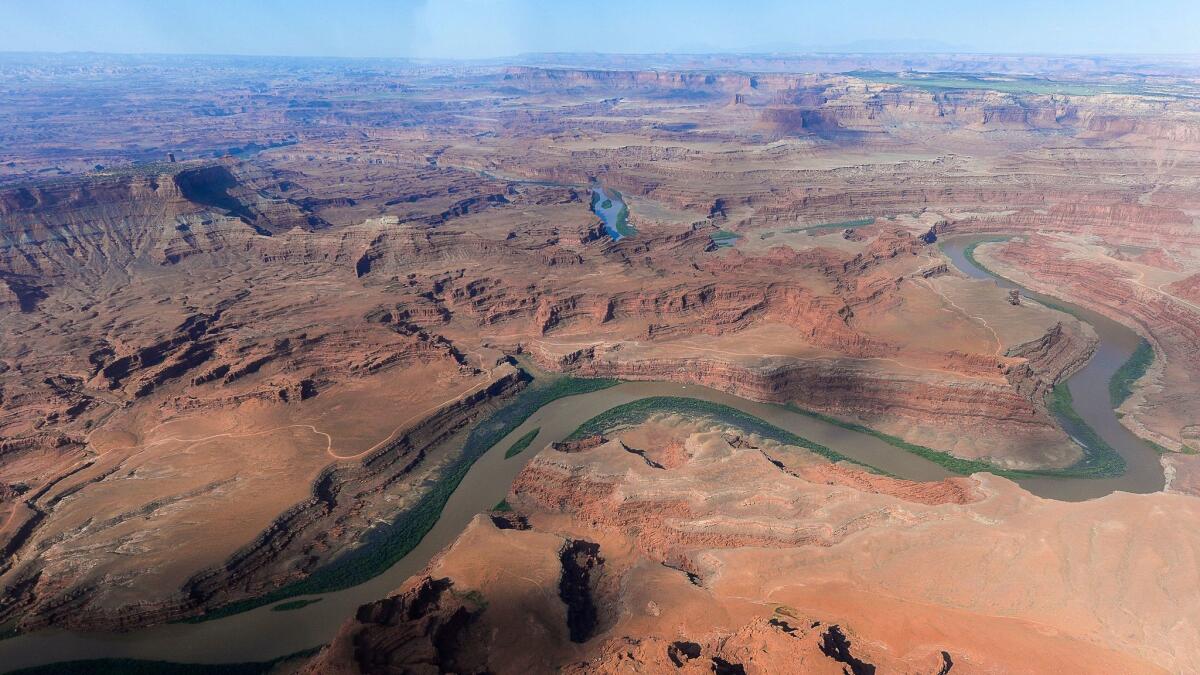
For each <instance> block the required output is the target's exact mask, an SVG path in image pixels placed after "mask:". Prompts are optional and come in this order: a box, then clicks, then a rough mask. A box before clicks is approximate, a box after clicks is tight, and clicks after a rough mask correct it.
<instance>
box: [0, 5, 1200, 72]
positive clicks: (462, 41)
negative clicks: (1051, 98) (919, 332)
mask: <svg viewBox="0 0 1200 675" xmlns="http://www.w3.org/2000/svg"><path fill="white" fill-rule="evenodd" d="M889 44H892V45H894V44H899V45H901V46H905V45H908V46H914V47H917V48H921V47H925V48H926V49H928V48H937V47H938V46H946V47H954V48H958V49H962V50H965V51H978V52H1006V53H1012V52H1024V53H1030V52H1033V53H1197V52H1200V0H1122V1H1116V0H1093V1H1091V2H1085V1H1083V0H1059V1H1057V2H1056V1H1054V0H1042V1H1032V0H997V1H994V2H978V1H976V0H916V1H907V2H906V1H905V0H855V1H851V2H842V1H839V0H821V1H820V2H809V1H807V0H796V1H793V2H786V1H770V0H761V1H756V0H734V1H727V2H718V1H715V0H713V1H709V0H690V1H684V0H665V1H662V2H655V1H653V0H636V1H634V0H605V1H602V2H577V1H575V0H557V1H539V0H423V1H422V0H412V1H404V0H393V1H390V2H387V1H384V0H342V1H341V2H331V1H318V0H286V1H285V0H0V51H101V52H132V53H142V52H159V53H190V54H195V53H212V54H273V55H303V56H417V57H435V58H481V57H493V56H506V55H511V54H516V53H521V52H534V51H593V52H595V51H599V52H626V53H635V52H663V51H675V52H678V51H750V50H759V51H766V50H778V51H787V50H800V49H820V48H825V49H835V50H837V49H839V48H843V49H844V48H847V47H850V48H856V49H863V48H866V49H870V48H872V47H875V48H876V49H881V48H887V47H889Z"/></svg>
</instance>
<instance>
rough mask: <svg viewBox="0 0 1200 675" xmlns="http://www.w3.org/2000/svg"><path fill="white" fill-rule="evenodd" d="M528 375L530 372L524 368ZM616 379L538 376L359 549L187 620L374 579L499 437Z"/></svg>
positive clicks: (407, 547) (426, 526)
mask: <svg viewBox="0 0 1200 675" xmlns="http://www.w3.org/2000/svg"><path fill="white" fill-rule="evenodd" d="M526 376H527V377H529V376H528V374H526ZM616 384H618V381H617V380H608V379H583V378H574V377H566V376H547V377H544V378H538V379H534V380H533V381H532V382H531V383H530V385H529V386H527V387H526V388H525V389H524V390H522V391H521V392H520V393H519V394H517V395H516V396H515V397H514V398H513V400H512V401H511V402H509V403H508V404H507V405H505V406H504V407H502V408H501V409H500V410H497V411H496V412H495V413H493V414H492V415H490V416H489V417H488V418H487V419H485V420H483V421H482V422H479V423H478V424H476V425H475V426H474V427H473V428H472V429H471V431H470V433H469V434H468V435H467V440H466V443H465V444H464V445H463V449H462V453H461V454H460V455H459V457H458V459H457V460H456V461H455V462H454V463H453V464H451V466H450V467H449V468H448V470H447V471H446V472H445V473H443V474H442V475H441V476H440V477H439V478H438V479H437V481H436V482H435V483H434V484H433V485H432V486H430V488H429V489H428V490H427V491H426V492H425V493H424V494H423V495H422V496H421V498H420V499H419V500H418V501H417V503H416V504H415V505H413V506H412V507H411V508H410V509H408V511H406V512H405V513H404V514H403V515H401V516H400V517H399V518H398V519H396V520H395V521H394V522H393V523H392V524H391V526H390V527H387V528H384V529H383V530H381V531H380V533H379V534H378V535H376V536H374V537H372V538H371V539H370V540H368V541H367V543H366V544H364V545H363V546H361V547H360V548H358V549H355V550H353V551H351V552H350V553H347V554H345V555H344V556H342V557H341V558H338V559H336V560H334V561H332V562H330V563H329V564H327V565H325V566H324V567H321V568H319V569H317V570H315V571H314V572H313V573H312V574H310V575H309V576H308V578H306V579H304V580H302V581H298V582H296V583H294V584H290V585H288V586H284V587H283V588H280V589H277V590H275V591H272V592H270V593H268V594H266V595H263V596H259V597H257V598H249V599H246V600H241V601H238V602H234V603H230V604H228V605H225V606H223V607H218V608H216V609H214V610H212V611H210V612H208V613H206V614H203V615H200V616H198V617H192V618H190V619H185V620H184V622H188V623H196V622H201V621H210V620H213V619H219V618H222V617H226V616H231V615H233V614H238V613H240V612H245V611H249V610H251V609H255V608H257V607H262V606H263V605H269V604H272V603H275V602H279V601H280V600H286V599H287V598H292V597H295V596H298V595H317V594H320V593H329V592H332V591H340V590H342V589H346V588H351V587H353V586H357V585H358V584H361V583H363V582H365V581H367V580H368V579H371V578H373V577H375V576H377V575H379V574H381V573H383V572H384V571H385V570H387V569H388V568H389V567H391V566H392V565H394V564H396V562H397V561H398V560H400V559H401V558H403V557H404V556H406V555H408V553H409V552H410V551H412V550H413V549H414V548H416V546H417V544H419V543H420V542H421V539H423V538H424V537H425V534H426V533H428V532H429V530H430V529H432V528H433V525H434V524H435V523H436V522H437V520H438V518H439V517H441V515H442V509H443V508H445V506H446V502H447V501H448V500H449V499H450V495H452V494H453V493H454V491H455V490H456V489H457V488H458V485H459V483H461V482H462V479H463V477H464V476H466V475H467V471H468V470H469V469H470V468H471V466H472V465H473V464H474V463H475V461H476V460H478V459H479V458H480V457H482V456H483V454H484V453H485V452H487V451H488V449H489V448H491V447H492V446H493V445H495V444H496V443H499V442H500V441H501V440H502V439H503V438H504V437H505V436H507V435H508V434H509V433H511V432H512V430H513V429H516V428H517V427H519V426H520V425H521V424H522V423H523V422H524V421H525V420H527V419H529V416H530V415H532V414H533V413H535V412H537V410H538V409H539V408H541V407H542V406H544V405H546V404H548V403H550V402H552V401H556V400H558V399H560V398H563V397H566V396H574V395H576V394H586V393H588V392H592V391H597V390H600V389H606V388H608V387H612V386H615V385H616Z"/></svg>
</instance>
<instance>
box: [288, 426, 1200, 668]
mask: <svg viewBox="0 0 1200 675" xmlns="http://www.w3.org/2000/svg"><path fill="white" fill-rule="evenodd" d="M611 433H612V434H613V435H614V436H615V437H616V438H614V440H613V441H611V442H609V443H606V444H603V445H599V446H595V447H593V448H591V449H589V450H586V451H582V452H573V453H563V452H559V451H557V450H554V449H551V448H547V449H545V450H543V451H542V452H541V453H539V454H538V455H537V456H536V457H535V458H534V459H533V460H532V462H531V463H530V464H529V465H528V466H527V467H526V468H525V469H524V470H523V471H522V473H521V474H520V476H519V477H518V479H517V481H516V483H515V484H514V486H513V489H512V491H511V492H510V494H509V495H508V497H507V501H508V503H510V504H511V505H512V506H513V507H514V508H515V509H517V511H518V512H519V513H520V514H521V516H522V517H523V518H524V519H526V521H527V522H528V523H529V528H528V529H512V528H505V527H497V526H495V525H493V524H492V522H491V520H490V519H489V518H487V517H484V516H479V517H477V518H476V519H475V520H473V521H472V523H471V524H470V526H468V528H467V529H466V531H465V532H464V533H463V534H462V535H461V536H460V537H459V539H458V540H457V541H456V542H455V543H454V544H452V545H451V546H450V547H448V548H447V549H446V550H445V551H444V552H443V553H442V554H441V555H439V556H437V557H436V558H435V559H434V560H433V561H432V562H431V563H430V565H429V567H428V568H427V569H425V570H423V571H422V572H421V573H420V574H419V575H417V576H416V577H414V578H413V579H410V580H409V581H408V582H406V583H405V584H404V586H402V588H401V589H400V590H399V591H398V593H397V594H396V595H394V596H393V597H391V598H389V599H386V600H381V601H377V602H374V603H371V604H368V605H366V606H365V607H364V608H363V609H361V610H359V612H358V615H357V616H356V617H354V618H351V619H348V620H347V621H346V622H345V624H344V625H343V627H342V628H341V630H340V631H339V633H338V635H337V636H336V637H335V638H334V641H333V642H332V644H331V645H330V646H329V647H327V648H326V649H325V650H324V651H323V652H322V653H321V654H320V655H319V656H318V657H317V658H316V659H315V660H314V661H313V662H312V663H311V664H310V665H309V671H308V672H335V673H367V672H374V671H372V670H371V669H370V668H371V666H370V665H369V664H373V663H383V662H395V659H396V658H397V656H396V655H397V654H399V653H400V651H401V650H400V648H399V646H400V645H401V644H405V643H404V642H403V640H405V639H407V640H410V641H411V643H412V644H414V645H416V646H420V647H421V648H422V649H425V650H426V651H428V650H427V649H426V648H425V647H424V645H425V643H426V641H425V638H423V637H421V635H423V634H425V633H427V632H428V631H425V633H419V632H417V631H416V630H414V628H415V627H419V626H426V625H428V624H427V623H426V622H425V621H426V620H425V619H423V618H422V619H416V620H411V621H404V622H397V621H395V620H394V619H393V620H391V621H390V622H389V623H388V625H387V626H384V625H383V624H382V623H381V622H380V621H379V620H378V619H377V617H380V616H395V615H396V613H397V612H396V608H397V607H399V606H404V607H408V606H411V605H412V603H413V600H412V598H414V597H416V596H417V595H418V594H419V593H422V592H426V591H425V590H424V589H426V588H427V587H428V585H429V583H430V582H429V579H441V578H448V579H451V580H453V589H454V590H456V591H457V597H459V598H462V600H459V601H458V602H460V603H463V604H466V601H467V600H468V599H471V601H472V602H474V601H475V599H479V598H485V599H486V600H487V609H486V610H485V611H483V612H482V613H481V614H479V615H478V618H477V619H475V620H474V622H473V623H472V624H471V630H472V631H473V632H472V633H471V634H472V635H473V636H474V640H472V641H471V642H470V643H469V644H466V645H464V646H463V647H462V650H463V651H462V657H463V658H470V659H478V658H479V656H478V655H480V654H484V655H486V658H487V668H488V669H489V670H490V671H491V672H497V673H519V672H565V673H624V672H630V671H633V670H641V671H646V672H660V671H661V672H686V673H712V672H720V673H737V672H747V673H750V672H776V671H779V672H792V671H796V670H800V671H803V672H812V673H830V675H833V674H835V673H837V674H842V675H844V674H845V673H873V672H880V673H882V672H927V673H952V672H954V670H955V669H956V668H963V667H964V664H966V666H969V667H970V668H974V669H982V670H985V671H1006V670H1012V669H1022V668H1024V669H1033V670H1042V669H1044V668H1047V667H1052V666H1055V665H1063V664H1068V665H1067V667H1070V668H1072V669H1074V668H1078V669H1080V670H1082V671H1088V670H1092V669H1094V668H1101V669H1103V668H1107V667H1111V666H1112V665H1113V664H1117V663H1119V664H1120V666H1119V667H1120V668H1121V670H1122V671H1123V672H1147V673H1149V672H1157V671H1158V670H1160V669H1164V668H1165V669H1168V670H1171V669H1185V670H1186V669H1187V668H1188V667H1189V665H1188V664H1190V663H1191V661H1192V660H1194V659H1193V654H1192V650H1191V648H1190V646H1189V645H1190V644H1191V643H1192V642H1194V641H1195V640H1197V639H1200V638H1198V637H1197V636H1196V635H1195V634H1194V632H1193V634H1188V635H1187V636H1186V637H1183V636H1178V637H1167V636H1166V634H1163V635H1162V636H1161V637H1158V638H1154V642H1155V644H1156V645H1159V646H1161V651H1160V650H1159V649H1155V650H1153V651H1151V650H1147V649H1145V646H1146V645H1145V642H1144V639H1143V637H1142V636H1140V635H1134V634H1128V633H1125V632H1124V626H1128V625H1142V626H1146V625H1154V626H1162V627H1167V626H1171V625H1176V624H1175V622H1177V621H1179V620H1181V619H1182V617H1184V616H1190V615H1192V614H1194V613H1195V608H1194V607H1193V606H1192V605H1193V604H1194V603H1188V602H1187V601H1186V599H1185V598H1182V597H1174V594H1173V593H1172V591H1170V590H1168V589H1161V588H1154V589H1150V588H1149V587H1147V588H1146V589H1145V590H1144V591H1132V590H1119V589H1121V588H1122V587H1123V584H1125V583H1126V581H1127V580H1128V579H1131V578H1133V577H1134V576H1137V575H1138V574H1140V570H1141V569H1142V568H1144V567H1145V566H1146V565H1149V566H1152V567H1153V566H1155V565H1158V564H1159V561H1160V560H1161V559H1160V558H1158V557H1157V556H1149V557H1145V558H1143V557H1141V556H1134V559H1130V558H1128V557H1127V556H1123V555H1121V554H1119V553H1115V554H1114V553H1109V554H1103V553H1097V552H1096V550H1095V546H1096V544H1097V542H1096V540H1095V537H1097V536H1099V537H1101V538H1102V540H1104V542H1106V543H1109V544H1116V543H1117V542H1118V541H1123V542H1125V543H1126V544H1128V543H1129V542H1128V538H1130V537H1132V538H1133V539H1135V540H1137V542H1138V546H1139V547H1141V546H1151V547H1156V548H1155V550H1159V551H1164V552H1169V551H1175V550H1176V549H1175V547H1176V546H1178V545H1180V544H1181V543H1182V542H1183V541H1185V540H1187V535H1186V533H1183V532H1181V531H1179V530H1178V529H1177V528H1176V527H1175V525H1176V524H1177V522H1178V518H1180V517H1184V518H1187V519H1189V520H1190V519H1194V518H1197V517H1200V512H1198V511H1197V509H1196V508H1194V504H1192V502H1191V501H1189V499H1190V498H1187V497H1179V496H1170V495H1162V494H1158V495H1129V494H1121V495H1112V496H1111V497H1109V498H1106V499H1103V500H1095V501H1091V502H1085V503H1060V502H1052V501H1046V500H1040V499H1031V498H1030V497H1029V495H1028V493H1025V492H1023V491H1022V490H1021V489H1020V488H1018V487H1017V486H1016V485H1015V484H1013V483H1010V482H1008V481H1004V480H1001V479H997V478H994V477H990V476H983V475H981V476H979V477H976V478H974V479H961V478H960V479H952V480H949V481H945V482H942V483H913V482H911V481H902V480H899V479H890V478H883V477H880V476H872V475H870V474H865V473H864V472H862V471H861V470H859V469H857V468H854V467H848V466H842V465H838V466H834V465H830V464H828V463H826V462H824V461H820V460H815V459H814V458H813V457H812V456H809V455H807V453H805V452H804V451H802V450H800V449H798V448H789V447H786V446H778V445H776V444H771V443H769V442H764V441H761V440H760V439H757V438H756V437H754V436H753V435H750V434H746V433H743V432H739V431H738V430H736V429H732V428H726V427H723V426H719V425H718V426H714V425H712V423H710V422H703V421H695V420H687V419H682V418H680V417H672V418H665V417H664V418H656V419H651V420H649V421H647V422H645V423H644V424H643V425H639V426H635V427H626V428H623V429H620V430H614V431H613V432H611ZM622 439H627V440H628V441H629V443H631V444H632V443H635V442H636V443H639V444H641V446H642V447H644V448H645V451H646V452H647V454H648V455H652V456H655V457H661V456H664V453H665V452H667V448H666V447H664V445H662V444H664V443H665V444H667V445H674V444H680V445H682V447H683V452H682V453H681V454H680V453H676V454H677V456H679V457H680V458H681V461H680V462H672V463H670V466H669V467H666V468H664V467H662V466H660V467H659V468H654V467H651V466H648V465H646V464H645V463H644V462H643V461H642V460H641V458H639V457H634V456H633V455H631V453H629V452H627V451H626V446H625V445H623V443H622ZM651 439H657V442H653V441H652V440H651ZM768 455H770V456H768ZM771 457H778V458H780V459H777V460H774V461H773V460H772V459H771ZM776 462H778V463H783V464H785V466H786V467H787V470H781V469H780V467H779V466H777V464H776ZM831 470H834V471H837V472H844V476H845V478H846V479H847V482H841V481H836V480H831V478H833V477H834V476H835V475H837V474H835V473H831ZM853 476H861V477H863V478H864V479H865V481H864V482H859V481H858V480H857V479H855V478H853ZM918 494H924V495H925V496H927V497H931V496H934V495H941V497H942V498H938V499H915V500H914V499H911V498H910V497H911V496H914V495H918ZM1114 500H1115V501H1114ZM1167 502H1169V503H1170V507H1171V508H1170V509H1164V508H1163V507H1164V506H1166V505H1167ZM1177 508H1178V509H1182V511H1177V510H1175V509H1177ZM1148 513H1156V514H1158V515H1156V516H1154V517H1152V518H1151V520H1150V521H1149V522H1147V521H1144V520H1143V518H1144V517H1145V516H1146V515H1147V514H1148ZM1098 516H1101V517H1103V518H1104V522H1106V523H1109V526H1108V529H1106V530H1105V532H1104V533H1102V534H1097V532H1096V531H1095V530H1094V528H1090V527H1087V526H1083V531H1075V530H1069V529H1064V523H1063V519H1065V520H1066V522H1067V523H1068V524H1072V523H1079V524H1081V525H1083V524H1085V523H1094V522H1096V521H1095V520H1093V519H1095V518H1097V517H1098ZM1132 523H1139V525H1138V526H1130V525H1131V524H1132ZM1146 526H1149V527H1153V528H1155V533H1153V534H1152V533H1146V532H1144V531H1143V529H1142V528H1144V527H1146ZM1030 527H1032V528H1033V529H1034V530H1035V531H1036V534H1037V536H1038V537H1039V538H1038V540H1037V541H1039V542H1041V543H1040V544H1039V545H1038V546H1035V547H1032V549H1033V550H1030V547H1029V546H1028V539H1027V537H1028V529H1029V528H1030ZM1159 528H1161V529H1159ZM1164 535H1165V536H1167V537H1168V538H1169V539H1170V541H1161V540H1159V539H1157V537H1159V536H1164ZM1193 544H1194V542H1193ZM1193 544H1186V545H1185V548H1186V549H1187V550H1191V548H1192V547H1193ZM1105 550H1107V551H1110V552H1111V551H1113V549H1109V548H1107V547H1106V548H1105ZM1140 550H1145V549H1140ZM1085 554H1086V555H1085ZM997 557H1000V558H1002V560H997ZM1168 557H1169V558H1171V556H1170V555H1169V554H1168ZM600 558H602V559H603V563H602V564H600V563H599V562H598V560H599V559H600ZM1068 559H1069V560H1073V561H1076V562H1075V564H1073V565H1060V564H1058V563H1059V562H1061V561H1062V560H1068ZM1172 559H1177V558H1172ZM1080 560H1083V561H1086V562H1085V563H1083V564H1080V563H1079V561H1080ZM1047 561H1050V562H1051V564H1050V566H1049V567H1047V566H1046V564H1045V563H1046V562H1047ZM1138 561H1140V562H1138ZM1026 565H1028V566H1026ZM1127 565H1134V566H1135V567H1137V568H1139V569H1130V568H1128V567H1127ZM601 568H602V569H603V571H602V572H601V573H600V574H599V577H600V578H599V579H597V572H598V571H600V570H601ZM1002 569H1003V570H1004V571H1005V573H1004V574H1001V573H1000V570H1002ZM512 570H520V582H519V583H514V581H513V576H512V575H513V572H512ZM943 571H944V572H946V576H945V577H943V576H942V573H943ZM950 571H953V573H952V574H951V573H950ZM568 572H569V574H568ZM1114 574H1115V575H1117V577H1118V578H1115V579H1114V578H1110V577H1111V575H1114ZM1016 576H1019V577H1020V579H1018V580H1015V581H1014V578H1015V577H1016ZM947 578H948V579H949V581H947ZM568 581H569V583H568ZM1180 583H1183V584H1184V585H1185V586H1186V585H1188V584H1190V583H1191V582H1190V581H1182V582H1180ZM1030 586H1032V587H1034V588H1035V589H1036V590H1037V592H1038V595H1036V596H1034V598H1035V599H1034V600H1032V601H1030V600H1029V599H1028V598H1029V597H1030V596H1029V595H1028V592H1029V587H1030ZM1151 586H1153V584H1151ZM568 587H569V588H570V589H572V590H571V592H569V593H568V592H566V589H567V588H568ZM935 587H936V588H935ZM1112 592H1115V593H1117V594H1118V596H1120V597H1119V598H1117V599H1113V598H1111V597H1110V595H1109V594H1110V593H1112ZM1042 593H1046V594H1048V595H1045V596H1044V595H1042ZM442 597H443V598H444V597H445V595H443V596H442ZM1014 598H1017V600H1014ZM439 607H445V605H444V604H443V605H439ZM591 607H594V608H595V611H596V615H597V616H598V617H604V620H602V621H601V622H599V624H597V630H596V631H595V632H594V633H593V634H591V635H590V636H589V637H588V638H587V639H586V640H583V641H574V642H573V641H572V637H579V636H578V635H577V634H576V632H575V630H576V627H577V626H579V625H580V624H579V623H578V621H579V619H580V618H581V617H586V616H590V615H591V611H590V608H591ZM898 613H902V614H903V615H904V616H906V617H908V619H907V621H906V622H905V625H904V626H903V627H899V628H898V627H897V624H896V623H895V620H894V617H895V616H896V615H897V614H898ZM572 617H575V622H573V621H572ZM518 618H521V619H523V620H517V619H518ZM414 633H415V634H416V635H415V636H414ZM1181 639H1182V640H1186V641H1187V644H1184V643H1183V642H1181V641H1180V640H1181ZM364 645H370V646H371V653H370V654H364V651H363V649H362V647H363V646H364ZM439 658H440V657H439ZM475 662H477V661H473V663H475ZM318 669H320V670H318Z"/></svg>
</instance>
